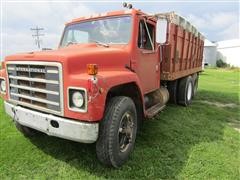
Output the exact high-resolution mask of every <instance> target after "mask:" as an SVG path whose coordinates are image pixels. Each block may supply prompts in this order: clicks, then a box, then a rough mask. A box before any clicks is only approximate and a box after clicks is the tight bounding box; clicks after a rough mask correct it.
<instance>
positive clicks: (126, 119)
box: [118, 112, 134, 152]
mask: <svg viewBox="0 0 240 180" xmlns="http://www.w3.org/2000/svg"><path fill="white" fill-rule="evenodd" d="M133 126H134V124H133V116H132V115H131V114H130V112H126V113H125V114H124V115H123V116H122V119H121V121H120V125H119V130H118V138H119V148H120V152H125V151H126V150H127V149H128V147H129V145H130V144H131V142H132V138H133Z"/></svg>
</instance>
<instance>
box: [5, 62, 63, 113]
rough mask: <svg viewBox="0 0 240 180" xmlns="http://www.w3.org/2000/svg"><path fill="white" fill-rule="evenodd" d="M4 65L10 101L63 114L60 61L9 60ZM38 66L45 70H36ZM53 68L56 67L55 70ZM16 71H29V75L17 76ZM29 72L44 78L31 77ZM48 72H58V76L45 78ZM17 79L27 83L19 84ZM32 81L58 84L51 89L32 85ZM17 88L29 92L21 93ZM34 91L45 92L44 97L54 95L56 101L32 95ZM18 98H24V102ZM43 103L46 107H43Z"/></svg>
mask: <svg viewBox="0 0 240 180" xmlns="http://www.w3.org/2000/svg"><path fill="white" fill-rule="evenodd" d="M6 66H7V76H8V77H7V80H8V92H9V101H10V102H12V103H14V104H19V105H22V106H26V107H29V108H32V109H36V110H40V111H43V112H48V113H52V114H56V115H61V116H62V115H63V82H62V66H61V64H60V63H55V62H40V61H34V62H31V61H10V62H7V63H6ZM17 67H18V68H17ZM38 67H41V68H40V69H45V72H43V71H39V72H38V71H36V69H38ZM42 67H44V68H42ZM48 68H49V69H48ZM54 68H57V70H56V69H54ZM30 69H33V70H34V71H30ZM28 70H29V71H28ZM18 72H23V73H29V76H28V77H26V76H19V75H18ZM31 73H36V74H38V73H39V74H44V77H45V78H38V77H31V75H30V74H31ZM49 73H52V74H58V76H57V77H58V78H57V79H46V77H47V75H46V74H48V75H49ZM19 81H22V82H27V83H29V84H28V85H26V84H25V85H20V84H19V83H18V82H19ZM32 83H39V84H45V86H46V87H47V85H48V84H49V85H55V86H58V89H55V90H54V91H53V90H50V89H43V88H37V87H32ZM39 84H38V85H39ZM11 88H14V89H15V90H17V92H13V91H11ZM19 90H21V91H26V92H30V93H29V94H22V93H20V92H19ZM35 93H40V94H45V95H46V97H51V96H55V97H58V98H57V100H56V101H54V100H49V99H47V98H39V97H34V96H33V94H35ZM20 99H25V102H24V101H22V100H20ZM26 101H27V102H26ZM33 102H35V103H36V104H33ZM39 104H40V105H39ZM43 105H44V106H46V107H43ZM48 106H50V107H55V108H57V109H55V110H54V109H53V108H49V107H48Z"/></svg>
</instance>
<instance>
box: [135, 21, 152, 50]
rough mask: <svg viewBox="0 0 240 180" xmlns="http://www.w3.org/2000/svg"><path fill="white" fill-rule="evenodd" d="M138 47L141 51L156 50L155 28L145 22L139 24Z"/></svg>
mask: <svg viewBox="0 0 240 180" xmlns="http://www.w3.org/2000/svg"><path fill="white" fill-rule="evenodd" d="M138 47H139V48H140V49H147V50H154V26H153V25H152V24H149V23H147V22H146V23H145V22H144V21H143V20H141V21H140V23H139V31H138Z"/></svg>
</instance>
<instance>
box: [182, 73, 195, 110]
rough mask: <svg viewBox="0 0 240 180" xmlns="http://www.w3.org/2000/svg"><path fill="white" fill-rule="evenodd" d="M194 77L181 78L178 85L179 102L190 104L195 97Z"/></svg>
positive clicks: (184, 104)
mask: <svg viewBox="0 0 240 180" xmlns="http://www.w3.org/2000/svg"><path fill="white" fill-rule="evenodd" d="M193 86H194V85H193V79H192V77H191V76H187V77H184V78H182V79H180V82H179V86H178V104H180V105H183V106H188V105H190V104H191V102H192V97H193V88H194V87H193Z"/></svg>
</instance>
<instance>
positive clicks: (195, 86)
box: [193, 74, 199, 98]
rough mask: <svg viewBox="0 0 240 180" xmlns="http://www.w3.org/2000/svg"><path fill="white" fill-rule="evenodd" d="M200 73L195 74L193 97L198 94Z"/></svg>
mask: <svg viewBox="0 0 240 180" xmlns="http://www.w3.org/2000/svg"><path fill="white" fill-rule="evenodd" d="M198 77H199V76H198V74H195V75H194V76H193V98H194V97H195V96H196V94H197V89H198Z"/></svg>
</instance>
